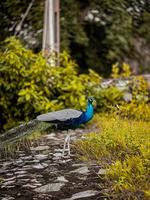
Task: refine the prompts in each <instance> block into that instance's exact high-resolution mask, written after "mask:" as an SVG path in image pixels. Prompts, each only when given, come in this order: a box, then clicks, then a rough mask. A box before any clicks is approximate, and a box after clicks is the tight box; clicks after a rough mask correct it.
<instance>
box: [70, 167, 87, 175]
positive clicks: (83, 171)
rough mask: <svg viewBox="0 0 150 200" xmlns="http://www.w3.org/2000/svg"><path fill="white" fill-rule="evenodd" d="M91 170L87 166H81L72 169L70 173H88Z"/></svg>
mask: <svg viewBox="0 0 150 200" xmlns="http://www.w3.org/2000/svg"><path fill="white" fill-rule="evenodd" d="M89 172H90V171H89V169H88V167H87V166H85V167H80V168H78V169H76V170H73V171H71V172H70V173H78V174H88V173H89Z"/></svg>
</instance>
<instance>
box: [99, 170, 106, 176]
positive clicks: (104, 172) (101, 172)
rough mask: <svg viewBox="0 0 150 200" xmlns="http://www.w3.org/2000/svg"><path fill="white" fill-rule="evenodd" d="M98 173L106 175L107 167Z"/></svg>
mask: <svg viewBox="0 0 150 200" xmlns="http://www.w3.org/2000/svg"><path fill="white" fill-rule="evenodd" d="M97 174H98V175H104V174H106V169H99V171H98V173H97Z"/></svg>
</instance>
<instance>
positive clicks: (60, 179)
mask: <svg viewBox="0 0 150 200" xmlns="http://www.w3.org/2000/svg"><path fill="white" fill-rule="evenodd" d="M56 182H66V183H67V182H68V180H67V179H65V177H64V176H59V177H57V180H56Z"/></svg>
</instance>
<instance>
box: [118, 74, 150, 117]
mask: <svg viewBox="0 0 150 200" xmlns="http://www.w3.org/2000/svg"><path fill="white" fill-rule="evenodd" d="M130 84H131V86H130V87H131V88H132V91H131V94H132V100H131V102H129V103H122V105H121V106H120V108H119V112H120V115H121V116H125V117H132V118H136V119H144V120H150V104H149V84H148V82H147V81H146V80H145V79H144V78H143V77H142V76H139V77H135V78H133V79H132V80H131V83H130Z"/></svg>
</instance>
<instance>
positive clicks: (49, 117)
mask: <svg viewBox="0 0 150 200" xmlns="http://www.w3.org/2000/svg"><path fill="white" fill-rule="evenodd" d="M81 114H82V112H81V111H78V110H74V109H64V110H59V111H55V112H49V113H46V114H42V115H39V116H37V119H38V120H39V121H44V122H57V123H59V122H64V121H67V120H69V119H74V118H78V117H79V116H80V115H81Z"/></svg>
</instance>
